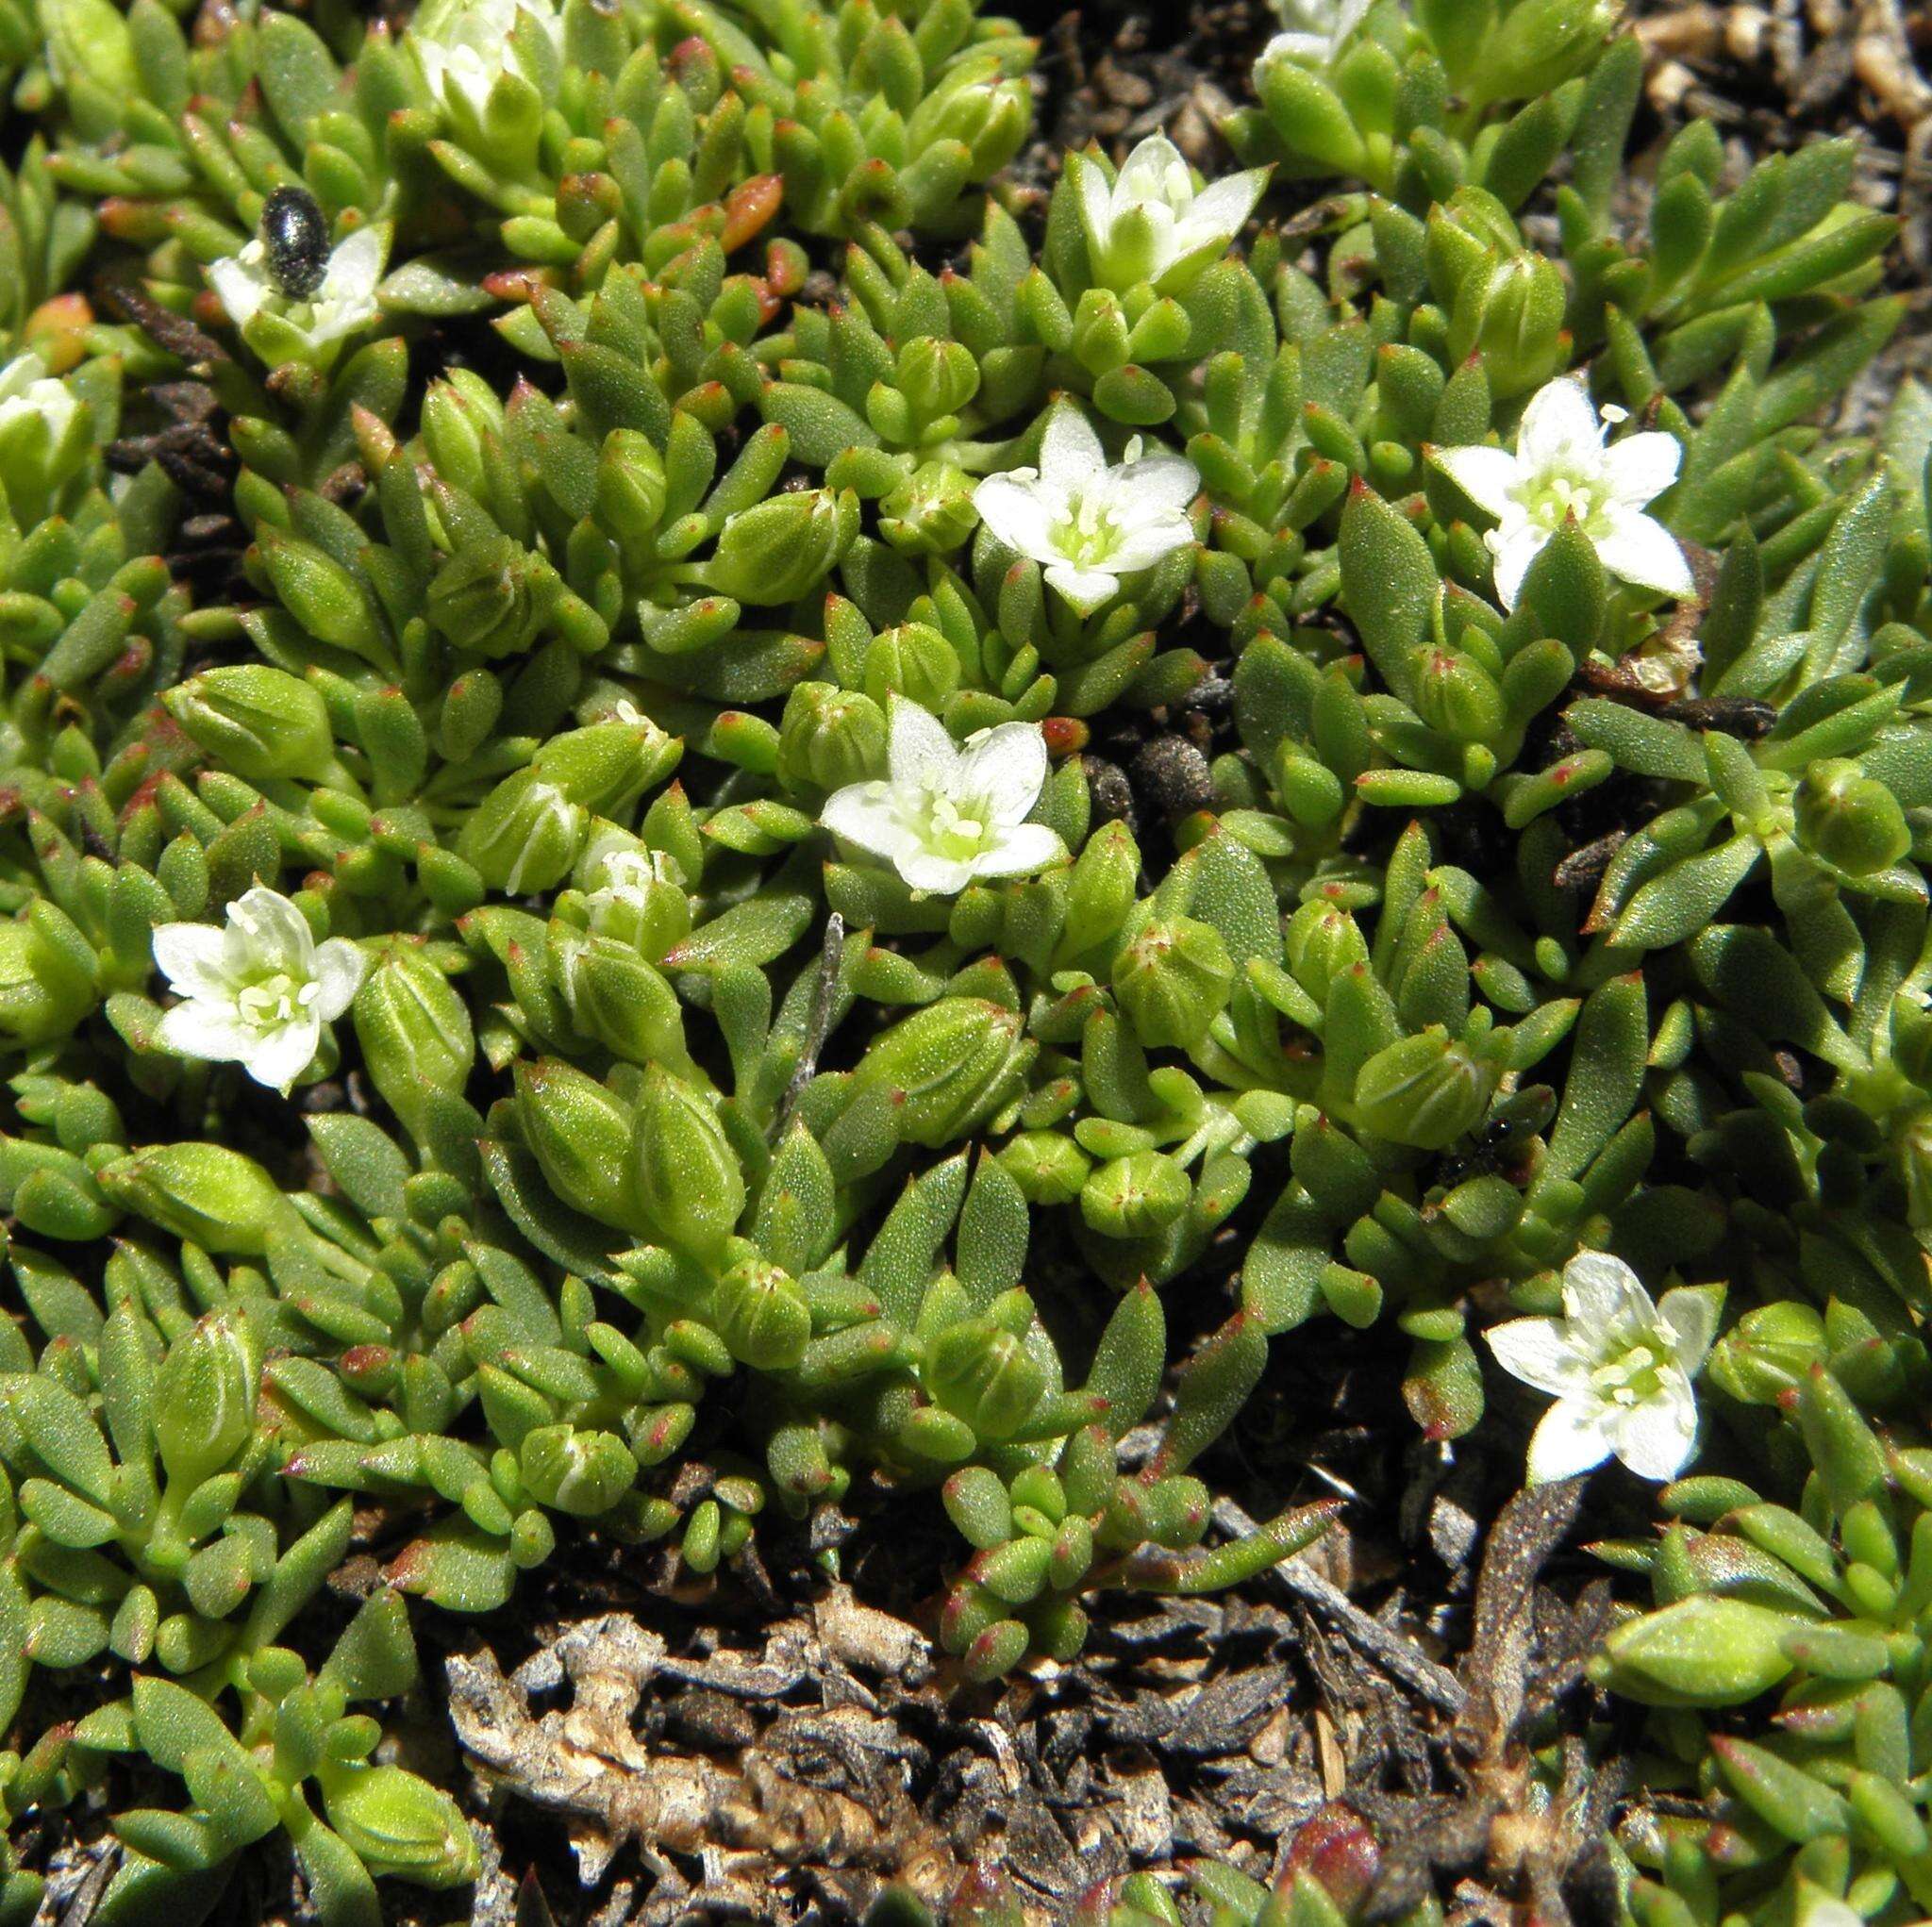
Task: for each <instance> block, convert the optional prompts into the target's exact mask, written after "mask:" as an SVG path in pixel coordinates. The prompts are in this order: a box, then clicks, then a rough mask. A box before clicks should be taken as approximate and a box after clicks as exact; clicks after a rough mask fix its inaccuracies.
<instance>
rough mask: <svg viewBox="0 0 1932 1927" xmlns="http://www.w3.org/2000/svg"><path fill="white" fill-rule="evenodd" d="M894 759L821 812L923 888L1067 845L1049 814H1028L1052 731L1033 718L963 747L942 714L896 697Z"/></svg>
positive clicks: (1013, 870)
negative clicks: (1036, 819)
mask: <svg viewBox="0 0 1932 1927" xmlns="http://www.w3.org/2000/svg"><path fill="white" fill-rule="evenodd" d="M886 767H887V769H888V771H889V772H891V773H890V774H889V775H887V776H886V777H884V778H883V779H882V780H879V781H876V782H871V783H848V784H847V785H846V786H845V788H844V789H835V790H834V791H833V792H832V794H831V795H830V796H829V797H828V798H827V799H826V800H825V807H824V815H823V816H822V817H821V818H820V821H821V822H823V823H824V826H825V827H826V828H827V829H828V830H830V831H831V832H832V834H833V835H834V836H835V837H837V838H838V839H840V840H841V842H844V843H849V844H851V845H852V846H853V847H854V848H855V849H858V850H863V851H864V852H865V853H866V854H867V855H868V856H876V857H879V858H880V859H882V860H883V861H885V862H888V863H890V864H891V866H892V868H893V869H894V870H896V871H897V872H899V874H900V875H901V876H902V877H903V878H904V879H905V880H906V882H907V883H908V884H909V885H910V886H911V887H912V888H913V889H916V890H920V891H922V892H924V893H926V894H929V895H933V896H948V897H949V896H957V895H958V892H959V891H961V890H962V889H965V888H966V886H967V885H968V884H969V883H973V882H974V881H976V880H978V879H980V878H982V877H986V878H994V877H1006V876H1031V875H1032V874H1033V872H1035V871H1037V870H1044V869H1045V868H1046V866H1047V865H1048V864H1049V863H1057V862H1058V861H1059V859H1060V858H1061V857H1063V856H1065V855H1066V854H1067V853H1066V846H1065V845H1064V844H1063V843H1062V842H1061V841H1060V839H1059V838H1058V836H1057V835H1056V834H1055V833H1054V832H1053V831H1052V830H1050V829H1048V828H1047V827H1046V825H1045V824H1044V823H1030V822H1027V821H1026V819H1027V817H1028V816H1029V815H1031V813H1032V810H1033V806H1034V805H1035V804H1036V803H1038V802H1039V801H1040V792H1041V789H1042V788H1043V787H1044V786H1045V783H1046V739H1045V738H1044V737H1043V736H1041V733H1040V730H1039V729H1038V727H1037V726H1036V725H1035V724H1033V723H1000V724H999V725H998V726H997V727H995V728H992V729H982V730H981V731H980V732H979V733H978V734H977V735H976V736H972V737H969V738H968V739H967V740H966V743H965V746H964V748H963V749H962V748H960V747H958V746H957V745H956V744H955V743H954V741H953V739H952V738H951V736H949V735H948V734H947V732H946V726H945V724H944V723H941V721H940V720H939V718H938V717H937V716H934V715H932V714H931V713H930V712H929V711H927V710H924V709H922V708H921V707H920V706H919V705H918V704H917V703H908V701H907V700H906V699H905V697H903V696H894V697H893V698H892V702H891V723H890V729H889V733H888V736H887V739H886Z"/></svg>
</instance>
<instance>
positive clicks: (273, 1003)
mask: <svg viewBox="0 0 1932 1927" xmlns="http://www.w3.org/2000/svg"><path fill="white" fill-rule="evenodd" d="M314 1002H315V986H314V985H313V984H311V983H309V982H308V980H307V979H306V978H303V977H295V976H291V975H290V973H289V972H287V971H276V972H275V973H274V974H273V975H272V976H266V977H258V978H257V979H256V981H255V982H254V983H252V984H250V985H248V986H247V987H246V988H244V989H242V991H241V992H240V994H239V995H238V996H237V997H236V999H235V1004H236V1007H237V1008H238V1009H239V1010H240V1011H241V1013H242V1016H243V1017H244V1018H245V1019H247V1021H248V1022H250V1023H252V1024H253V1025H254V1026H255V1027H256V1028H257V1029H258V1030H277V1029H279V1028H280V1027H281V1026H282V1025H283V1024H287V1023H296V1022H300V1021H301V1019H302V1018H303V1017H304V1016H305V1015H306V1014H307V1012H308V1006H309V1005H311V1004H312V1003H314Z"/></svg>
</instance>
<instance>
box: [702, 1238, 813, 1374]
mask: <svg viewBox="0 0 1932 1927" xmlns="http://www.w3.org/2000/svg"><path fill="white" fill-rule="evenodd" d="M711 1318H712V1321H713V1322H714V1323H715V1324H716V1326H717V1328H718V1336H719V1337H721V1338H723V1339H724V1342H725V1344H726V1345H727V1346H728V1347H729V1348H730V1351H731V1355H732V1356H733V1357H734V1358H736V1359H737V1360H738V1361H739V1363H740V1364H741V1365H749V1366H751V1367H752V1368H753V1370H758V1371H782V1370H785V1369H786V1368H787V1367H788V1366H792V1365H796V1364H797V1363H798V1361H799V1359H800V1358H802V1357H803V1356H804V1355H805V1348H806V1345H807V1343H808V1340H809V1339H810V1337H811V1307H810V1306H809V1305H808V1304H807V1303H806V1299H805V1293H804V1291H803V1290H802V1289H801V1288H800V1287H799V1284H798V1281H797V1280H796V1279H795V1278H793V1277H792V1275H791V1272H790V1271H783V1270H781V1269H780V1268H779V1267H778V1266H776V1265H772V1264H767V1263H766V1262H765V1261H764V1259H762V1258H746V1259H745V1260H744V1261H743V1262H742V1263H741V1264H737V1265H733V1266H732V1268H731V1269H730V1270H729V1271H726V1272H725V1273H724V1276H723V1277H722V1278H720V1279H719V1280H718V1283H717V1285H716V1286H715V1287H713V1290H712V1293H711Z"/></svg>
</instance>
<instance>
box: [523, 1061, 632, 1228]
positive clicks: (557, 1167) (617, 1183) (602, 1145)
mask: <svg viewBox="0 0 1932 1927" xmlns="http://www.w3.org/2000/svg"><path fill="white" fill-rule="evenodd" d="M516 1087H517V1121H518V1122H519V1124H520V1125H521V1126H522V1128H523V1134H524V1142H525V1144H527V1145H528V1146H529V1147H530V1153H531V1155H533V1156H534V1157H535V1158H536V1160H537V1162H538V1164H539V1165H540V1166H541V1168H542V1171H543V1176H544V1179H545V1181H546V1182H547V1183H548V1184H549V1186H550V1188H551V1189H552V1190H553V1191H555V1192H556V1193H557V1195H558V1197H559V1198H561V1199H562V1200H563V1202H564V1203H565V1204H568V1205H569V1206H570V1207H571V1208H572V1209H573V1210H574V1211H582V1212H584V1213H585V1214H586V1215H587V1216H589V1217H591V1218H594V1219H596V1221H598V1222H599V1223H600V1224H608V1225H610V1226H611V1227H612V1228H613V1229H614V1230H618V1231H628V1232H633V1233H636V1234H637V1235H638V1236H640V1237H641V1236H643V1235H644V1233H645V1232H646V1231H647V1230H648V1229H649V1225H650V1221H649V1220H648V1218H647V1217H646V1215H645V1213H644V1212H643V1210H642V1209H641V1206H640V1204H639V1202H638V1199H637V1197H636V1194H635V1193H634V1191H633V1190H632V1188H631V1186H630V1185H629V1183H628V1182H627V1178H626V1172H627V1169H628V1165H629V1153H630V1142H631V1135H632V1130H633V1125H634V1120H633V1119H632V1116H631V1111H630V1107H629V1106H628V1105H626V1104H625V1102H624V1101H623V1099H621V1098H619V1097H616V1096H614V1095H613V1094H612V1093H611V1092H610V1091H608V1090H607V1089H606V1088H604V1086H603V1085H601V1084H599V1083H598V1082H597V1080H596V1079H595V1078H594V1077H587V1076H586V1075H585V1074H584V1073H583V1071H577V1070H574V1069H573V1068H572V1067H571V1066H570V1065H568V1064H565V1063H561V1062H559V1061H558V1059H557V1058H555V1057H542V1058H539V1059H538V1061H537V1062H536V1063H534V1064H522V1063H520V1064H519V1065H518V1066H517V1068H516Z"/></svg>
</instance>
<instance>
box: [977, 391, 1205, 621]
mask: <svg viewBox="0 0 1932 1927" xmlns="http://www.w3.org/2000/svg"><path fill="white" fill-rule="evenodd" d="M1200 488H1201V477H1200V475H1199V473H1197V472H1196V471H1195V468H1194V465H1193V463H1192V462H1191V461H1185V460H1183V459H1182V458H1181V457H1179V456H1177V455H1166V454H1161V455H1150V456H1142V455H1141V438H1140V437H1139V436H1138V435H1137V436H1135V438H1134V439H1133V440H1131V441H1129V442H1128V443H1127V448H1126V459H1125V460H1124V461H1122V462H1119V463H1116V464H1115V465H1113V466H1112V467H1109V466H1108V459H1107V452H1106V451H1105V450H1104V449H1103V448H1102V447H1101V445H1100V437H1099V436H1097V435H1096V434H1095V433H1094V432H1093V428H1092V425H1091V424H1090V423H1089V422H1088V420H1087V418H1086V417H1085V416H1084V415H1082V414H1081V413H1080V411H1079V410H1078V409H1077V408H1074V407H1068V406H1065V405H1062V406H1061V407H1058V408H1056V409H1055V410H1054V413H1053V415H1052V417H1051V418H1050V419H1049V420H1048V422H1047V424H1046V433H1045V434H1044V435H1043V436H1042V437H1041V443H1040V466H1039V468H1038V469H1010V470H1008V472H1007V473H1005V474H1000V475H988V476H987V478H986V479H985V480H984V481H983V482H981V483H980V484H979V486H978V487H977V488H976V489H975V490H974V491H973V506H974V507H975V508H976V509H977V510H978V511H979V516H980V520H981V521H982V522H984V523H986V525H987V527H988V528H990V529H991V531H992V532H993V534H994V535H995V536H997V537H998V538H999V540H1001V541H1003V542H1004V543H1005V544H1006V545H1007V547H1008V548H1009V549H1017V550H1018V551H1019V552H1020V554H1021V555H1023V556H1028V557H1032V559H1033V560H1034V561H1036V562H1039V563H1041V565H1042V566H1043V567H1044V569H1045V571H1046V580H1047V582H1048V584H1049V586H1051V587H1052V588H1053V589H1054V590H1057V591H1058V593H1059V594H1060V595H1061V596H1063V597H1064V598H1065V599H1066V601H1067V602H1068V603H1069V604H1070V605H1071V606H1072V607H1073V608H1074V610H1075V611H1077V612H1078V613H1079V614H1080V615H1083V616H1088V615H1091V614H1092V613H1093V611H1094V610H1095V609H1097V608H1099V607H1100V606H1101V605H1102V604H1103V603H1107V602H1111V601H1112V600H1113V598H1114V597H1115V596H1116V595H1118V594H1119V593H1120V587H1121V577H1122V576H1124V575H1132V574H1134V573H1137V572H1139V571H1140V570H1142V569H1151V568H1152V567H1153V566H1154V564H1155V563H1157V562H1158V561H1159V560H1160V559H1161V557H1163V556H1169V555H1172V554H1173V553H1174V550H1175V549H1178V548H1183V547H1185V546H1186V545H1187V544H1188V543H1190V542H1191V541H1192V540H1194V526H1193V523H1191V522H1190V521H1189V519H1188V505H1189V504H1190V503H1191V502H1192V501H1193V499H1194V497H1195V495H1196V494H1198V493H1199V492H1200Z"/></svg>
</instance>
